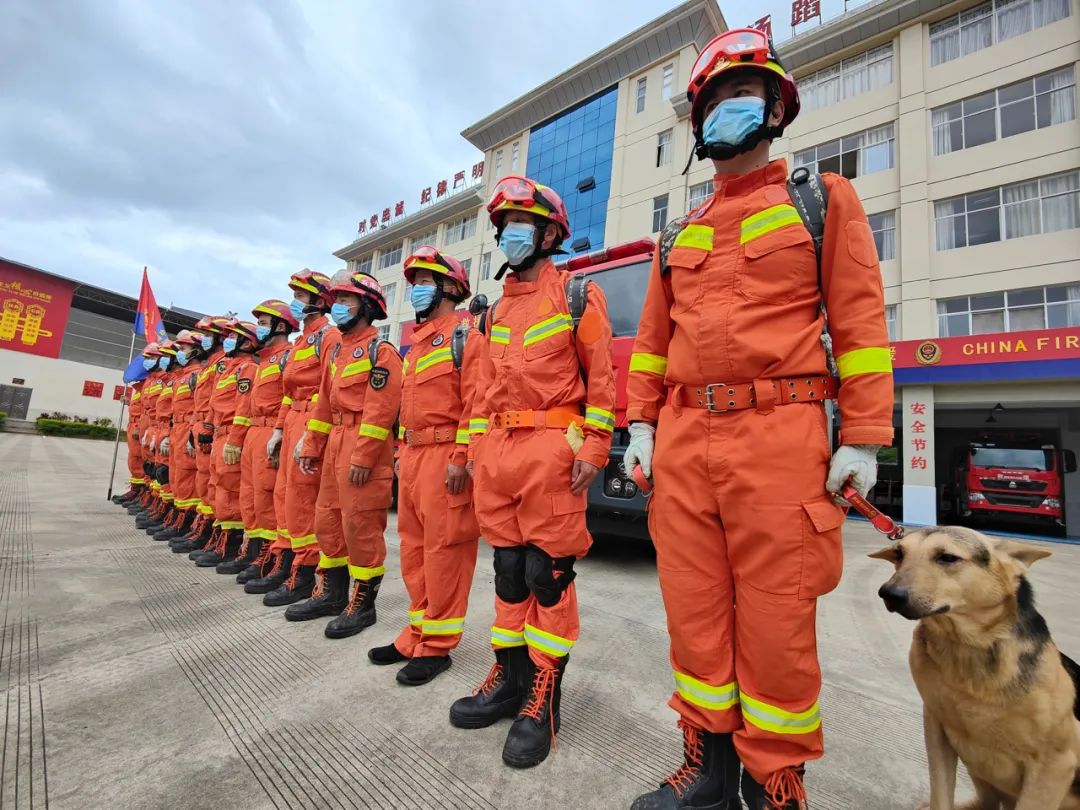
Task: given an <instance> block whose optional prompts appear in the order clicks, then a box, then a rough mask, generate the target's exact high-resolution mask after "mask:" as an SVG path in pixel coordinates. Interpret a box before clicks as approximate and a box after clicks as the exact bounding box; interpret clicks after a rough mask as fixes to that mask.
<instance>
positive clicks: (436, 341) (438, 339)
mask: <svg viewBox="0 0 1080 810" xmlns="http://www.w3.org/2000/svg"><path fill="white" fill-rule="evenodd" d="M445 342H446V335H436V336H435V339H434V340H433V341H431V345H432V346H442V345H443V343H445Z"/></svg>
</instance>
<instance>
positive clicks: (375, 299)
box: [329, 270, 386, 320]
mask: <svg viewBox="0 0 1080 810" xmlns="http://www.w3.org/2000/svg"><path fill="white" fill-rule="evenodd" d="M339 292H344V293H352V294H353V295H358V296H360V297H361V298H362V299H364V300H365V301H370V302H371V304H373V305H374V307H375V310H376V311H375V315H374V317H373V318H372V320H380V319H382V318H385V317H386V296H385V295H384V294H383V288H382V285H381V284H380V283H379V280H378V279H377V278H375V276H373V275H371V274H369V273H351V272H349V271H348V270H339V271H338V272H336V273H334V277H333V278H332V279H330V287H329V293H330V295H335V294H337V293H339Z"/></svg>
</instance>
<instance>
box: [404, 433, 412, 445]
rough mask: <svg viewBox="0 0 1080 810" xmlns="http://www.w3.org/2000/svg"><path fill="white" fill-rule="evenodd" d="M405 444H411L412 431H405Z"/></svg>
mask: <svg viewBox="0 0 1080 810" xmlns="http://www.w3.org/2000/svg"><path fill="white" fill-rule="evenodd" d="M405 444H409V445H411V444H412V431H411V430H406V431H405Z"/></svg>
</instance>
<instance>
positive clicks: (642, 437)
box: [623, 422, 656, 478]
mask: <svg viewBox="0 0 1080 810" xmlns="http://www.w3.org/2000/svg"><path fill="white" fill-rule="evenodd" d="M655 436H656V428H655V427H654V426H653V425H650V424H649V423H648V422H634V423H633V424H631V425H630V444H629V445H627V448H626V452H625V453H624V454H623V471H624V472H625V473H626V474H627V475H630V473H632V472H633V471H634V467H637V466H638V465H641V472H642V473H643V474H644V475H645V477H646V478H652V454H653V444H654V437H655Z"/></svg>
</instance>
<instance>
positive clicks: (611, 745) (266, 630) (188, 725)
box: [0, 434, 1080, 810]
mask: <svg viewBox="0 0 1080 810" xmlns="http://www.w3.org/2000/svg"><path fill="white" fill-rule="evenodd" d="M111 450H112V447H111V445H109V444H108V443H105V442H93V441H81V440H77V439H58V438H57V439H48V438H42V437H37V436H16V435H8V434H0V609H2V610H3V626H2V629H0V685H2V686H3V689H4V691H3V698H2V700H3V704H4V707H5V710H6V714H5V721H4V729H3V748H2V752H0V773H2V783H0V809H2V808H9V807H10V808H35V807H37V808H48V807H56V808H65V807H71V808H75V807H79V808H83V807H92V808H106V807H109V808H111V807H119V806H123V807H125V808H172V807H186V808H211V807H213V808H271V807H273V808H447V810H449V809H450V808H453V809H454V810H457V808H468V809H469V810H490V809H491V808H507V810H510V808H520V807H531V808H535V810H544V809H545V808H598V810H617V809H620V808H627V807H628V806H629V804H630V802H631V801H632V799H633V797H634V796H636V795H637V794H639V793H641V792H643V791H645V790H648V789H650V788H651V787H652V786H653V785H655V784H656V783H658V782H659V781H661V780H662V779H663V778H664V777H665V776H666V775H667V774H668V773H669V772H670V771H671V770H672V769H673V768H674V766H675V765H676V764H677V763H678V761H679V759H680V750H679V739H678V736H677V732H676V729H675V716H674V714H673V713H672V712H671V711H670V710H669V709H667V708H666V707H665V705H664V703H665V701H666V699H667V696H668V694H669V692H670V688H671V675H670V670H669V668H668V664H667V640H666V633H665V623H664V613H663V608H662V605H661V601H660V596H659V591H658V587H657V583H656V570H655V563H654V561H653V559H652V556H651V554H650V550H649V549H648V548H647V547H644V546H642V545H634V544H627V543H621V542H618V541H612V540H607V541H602V542H599V543H598V544H597V545H596V546H595V547H594V549H595V550H594V553H593V554H592V555H591V556H590V557H589V558H588V559H587V560H586V561H585V562H584V563H583V564H581V565H580V566H579V571H580V576H579V580H578V582H579V597H580V601H581V616H582V640H581V642H580V643H579V644H578V646H577V647H576V649H575V652H574V655H573V660H572V661H571V664H570V668H569V670H568V674H567V677H566V681H565V687H566V689H565V692H564V704H563V732H562V733H561V734H560V736H559V750H558V752H557V753H555V754H553V755H552V757H551V758H550V759H549V760H548V761H547V762H546V763H544V764H543V765H541V766H540V767H539V768H536V769H533V770H532V771H527V772H516V771H512V770H510V769H508V768H506V767H504V766H503V765H502V763H501V760H500V758H499V753H500V750H501V746H502V740H503V737H504V735H505V731H506V728H507V725H506V724H505V723H504V724H500V725H498V726H496V727H493V728H490V729H485V730H481V731H473V732H465V731H460V730H457V729H454V728H451V727H450V726H449V724H448V723H447V720H446V713H447V708H448V706H449V704H450V703H451V702H452V701H453V700H454V698H456V697H459V696H461V695H463V694H466V693H467V692H468V690H469V689H471V688H473V687H474V686H476V685H477V684H478V683H479V682H480V681H481V680H482V679H483V678H484V676H485V675H486V674H487V671H488V668H489V666H490V662H491V655H490V651H489V648H488V646H487V642H486V638H487V635H486V628H487V626H488V625H489V624H490V622H491V618H492V609H491V598H492V590H493V587H492V577H491V574H490V571H491V556H490V552H489V551H488V550H487V549H486V547H482V550H481V553H480V562H479V564H478V567H477V576H476V580H475V583H474V588H473V594H472V607H471V609H470V613H469V619H468V624H467V630H466V635H465V638H464V641H463V643H462V646H461V647H460V648H459V650H458V651H457V652H455V653H454V666H453V667H452V668H451V669H450V670H449V672H447V673H446V674H445V675H443V676H441V677H440V678H439V679H438V680H436V681H435V682H434V683H433V684H431V685H429V686H427V687H424V688H420V689H406V688H402V687H399V686H398V685H397V684H396V683H395V681H394V678H393V675H394V668H393V667H391V668H386V669H383V668H377V667H373V666H370V665H369V664H368V662H367V659H366V658H365V652H366V650H367V648H368V647H369V646H373V645H375V644H383V643H386V642H388V641H390V640H392V639H393V637H394V635H395V634H396V632H397V630H398V629H399V626H400V624H401V622H402V621H403V620H404V617H405V610H406V597H405V592H404V588H403V586H402V584H401V581H400V578H399V576H398V563H397V536H396V534H395V533H394V532H393V531H391V532H390V533H389V535H388V544H389V546H390V559H389V560H388V567H389V569H390V573H389V574H388V576H387V579H386V582H385V583H384V586H383V590H382V593H381V594H380V596H379V616H380V619H379V623H378V624H377V625H376V626H375V627H373V628H370V629H368V630H366V631H365V632H364V633H363V634H362V635H361V636H360V637H357V638H353V639H348V640H345V641H336V642H334V641H328V640H327V639H325V638H323V636H322V632H321V629H322V624H323V623H322V622H316V623H311V624H290V623H287V622H285V621H284V620H283V618H282V616H281V612H282V611H281V609H270V608H265V607H263V606H262V604H261V601H260V600H259V599H258V598H257V597H252V596H247V595H245V594H244V593H243V592H242V589H240V588H239V587H238V586H236V585H235V584H234V583H233V582H232V578H231V577H223V576H219V575H217V574H215V573H214V572H213V570H212V569H195V568H194V566H192V564H191V563H190V562H188V561H187V560H186V558H183V557H180V556H178V555H173V554H170V553H169V552H168V550H167V549H166V548H165V547H164V544H160V543H154V542H153V541H151V540H150V539H149V538H148V537H147V536H146V534H145V533H143V532H141V531H136V530H135V529H134V528H133V524H132V521H131V519H130V518H129V517H128V516H127V514H126V513H125V512H124V511H122V510H121V509H119V508H118V507H116V506H114V505H112V504H109V503H107V502H106V501H105V498H104V494H105V489H106V487H107V484H106V476H107V475H108V469H109V467H108V464H109V456H110V453H111ZM123 478H126V472H125V471H124V463H123V458H122V457H121V460H120V464H119V467H118V470H117V488H118V491H119V490H120V489H123V486H122V485H121V483H120V482H121V481H122V480H123ZM391 526H392V527H393V519H392V521H391ZM877 544H878V538H877V536H876V535H874V534H873V533H872V532H871V530H870V529H869V528H868V527H867V526H865V524H852V525H850V526H849V527H848V532H847V545H848V552H849V553H848V568H847V571H846V573H845V576H844V581H843V583H842V584H841V586H840V588H839V590H838V591H837V592H836V593H835V594H833V595H831V596H830V597H829V598H827V599H825V600H824V601H823V602H822V605H821V612H820V621H819V635H820V643H821V648H822V651H823V660H824V668H825V673H826V687H825V690H824V693H823V696H822V703H823V708H824V714H825V717H826V723H827V725H826V737H827V745H828V748H829V753H828V756H827V758H826V759H825V760H824V761H823V762H820V763H816V764H814V765H812V766H811V769H810V776H809V779H808V784H809V787H810V791H811V795H812V799H813V801H812V806H813V807H814V809H815V810H856V809H858V810H866V808H874V809H875V810H893V809H894V808H895V810H901V808H905V809H906V808H910V807H913V806H914V805H915V804H916V803H917V800H921V799H922V798H923V797H924V794H925V790H926V775H925V762H924V754H923V751H922V743H921V736H922V735H921V723H920V708H919V704H918V701H917V698H916V695H915V692H914V689H913V687H912V685H911V680H910V676H909V675H908V673H907V668H906V651H907V646H908V642H909V639H910V635H911V625H910V624H908V623H906V622H904V621H903V620H900V619H897V618H896V617H893V616H889V615H888V614H886V613H885V612H884V610H883V609H882V608H881V606H880V604H879V603H878V600H877V598H876V596H875V593H876V590H877V588H878V585H879V584H880V583H881V582H882V581H883V580H884V579H885V578H886V575H887V567H886V566H885V565H884V564H883V563H879V562H876V561H873V560H868V559H866V558H865V556H864V553H865V552H866V551H868V550H870V549H871V548H872V547H874V546H876V545H877ZM1053 550H1054V551H1055V557H1053V558H1051V559H1050V560H1047V561H1045V562H1043V563H1040V564H1039V565H1038V566H1036V568H1035V572H1034V580H1035V585H1036V592H1037V594H1038V596H1039V600H1040V604H1041V606H1042V609H1043V612H1044V614H1045V615H1046V616H1047V618H1048V620H1049V621H1050V625H1051V628H1052V630H1053V631H1054V634H1055V638H1056V640H1057V641H1058V643H1059V644H1060V645H1061V646H1062V648H1063V649H1065V650H1066V651H1069V652H1071V653H1073V654H1074V655H1075V654H1076V653H1080V627H1078V626H1077V625H1076V623H1075V622H1069V621H1068V618H1069V617H1070V615H1072V610H1071V596H1070V594H1074V593H1075V592H1076V582H1077V576H1076V573H1077V570H1078V567H1080V566H1078V564H1080V548H1077V547H1072V546H1061V545H1059V546H1054V547H1053Z"/></svg>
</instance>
